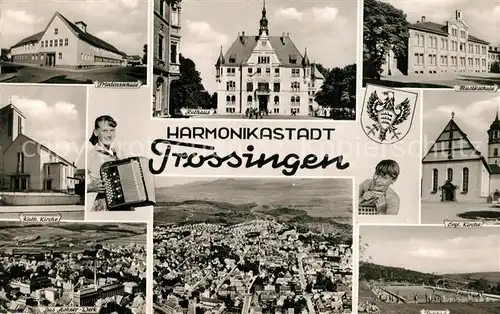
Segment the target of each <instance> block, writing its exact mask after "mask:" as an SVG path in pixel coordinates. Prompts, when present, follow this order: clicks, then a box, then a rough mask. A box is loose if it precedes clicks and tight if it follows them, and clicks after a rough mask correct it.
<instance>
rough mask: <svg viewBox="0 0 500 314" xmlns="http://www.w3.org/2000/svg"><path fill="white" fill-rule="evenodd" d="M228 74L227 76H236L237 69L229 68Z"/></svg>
mask: <svg viewBox="0 0 500 314" xmlns="http://www.w3.org/2000/svg"><path fill="white" fill-rule="evenodd" d="M226 73H227V76H236V69H235V68H227V70H226Z"/></svg>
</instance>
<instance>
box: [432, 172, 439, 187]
mask: <svg viewBox="0 0 500 314" xmlns="http://www.w3.org/2000/svg"><path fill="white" fill-rule="evenodd" d="M438 182H439V171H438V170H437V169H433V170H432V192H437V190H438Z"/></svg>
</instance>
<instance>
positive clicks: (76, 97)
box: [0, 85, 87, 168]
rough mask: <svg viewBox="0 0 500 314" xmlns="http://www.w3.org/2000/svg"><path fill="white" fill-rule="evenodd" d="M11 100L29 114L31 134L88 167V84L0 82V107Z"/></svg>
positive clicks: (55, 150)
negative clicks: (86, 127)
mask: <svg viewBox="0 0 500 314" xmlns="http://www.w3.org/2000/svg"><path fill="white" fill-rule="evenodd" d="M9 100H11V101H12V104H13V105H14V106H16V107H17V108H18V109H19V110H20V111H21V112H22V113H23V115H24V116H25V117H26V121H25V128H24V133H25V134H26V135H27V136H28V137H31V138H32V139H34V140H36V141H38V142H39V143H41V144H43V145H45V146H47V147H48V148H49V149H51V150H53V151H54V152H56V153H58V154H59V155H60V156H62V157H64V158H65V159H67V160H68V161H70V162H73V161H74V162H75V164H76V166H77V167H78V168H85V150H84V149H85V147H84V143H85V110H86V109H85V106H86V102H87V89H86V87H85V86H48V85H44V86H37V85H3V86H0V101H1V107H4V106H6V105H8V104H9Z"/></svg>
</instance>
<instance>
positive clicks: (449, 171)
mask: <svg viewBox="0 0 500 314" xmlns="http://www.w3.org/2000/svg"><path fill="white" fill-rule="evenodd" d="M448 181H450V182H451V181H453V169H451V168H448Z"/></svg>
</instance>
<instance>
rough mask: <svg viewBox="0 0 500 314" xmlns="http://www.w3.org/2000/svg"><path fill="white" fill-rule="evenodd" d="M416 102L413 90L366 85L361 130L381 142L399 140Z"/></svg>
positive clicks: (405, 131) (404, 131) (409, 122)
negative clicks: (411, 91)
mask: <svg viewBox="0 0 500 314" xmlns="http://www.w3.org/2000/svg"><path fill="white" fill-rule="evenodd" d="M379 94H380V95H381V96H380V97H379ZM416 102H417V94H415V93H410V92H406V91H399V90H393V89H387V88H382V87H375V86H373V85H367V87H366V91H365V102H364V104H363V112H362V116H361V125H362V126H363V131H364V132H365V134H366V135H367V136H368V137H369V138H370V139H372V140H373V141H375V142H378V143H381V144H391V143H395V142H398V141H400V140H402V139H403V138H404V137H405V136H406V135H407V134H408V132H409V130H410V127H411V123H412V120H413V114H414V110H415V105H416Z"/></svg>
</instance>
